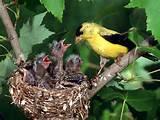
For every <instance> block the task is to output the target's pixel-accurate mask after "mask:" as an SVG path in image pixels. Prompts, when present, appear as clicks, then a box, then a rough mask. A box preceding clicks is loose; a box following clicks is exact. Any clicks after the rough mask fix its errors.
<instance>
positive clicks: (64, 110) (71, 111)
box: [9, 70, 89, 120]
mask: <svg viewBox="0 0 160 120" xmlns="http://www.w3.org/2000/svg"><path fill="white" fill-rule="evenodd" d="M57 84H58V85H56V86H59V87H55V88H52V89H46V88H41V87H38V86H34V85H30V84H28V83H27V82H26V81H25V80H24V73H23V70H22V71H16V72H15V73H14V75H12V77H10V79H9V91H10V94H11V97H12V100H13V103H14V104H16V105H17V106H18V107H20V108H22V109H23V110H24V112H25V113H26V115H27V116H28V117H30V118H31V119H33V120H44V119H45V120H85V119H86V118H87V117H88V108H89V98H88V87H87V85H86V81H84V82H82V83H81V84H80V85H79V84H75V83H71V82H66V81H63V82H60V83H57Z"/></svg>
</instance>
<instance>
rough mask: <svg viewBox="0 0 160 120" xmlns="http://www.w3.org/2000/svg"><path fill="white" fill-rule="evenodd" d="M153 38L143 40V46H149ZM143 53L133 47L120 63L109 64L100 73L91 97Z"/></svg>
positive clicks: (90, 93)
mask: <svg viewBox="0 0 160 120" xmlns="http://www.w3.org/2000/svg"><path fill="white" fill-rule="evenodd" d="M151 39H153V38H152V37H150V38H148V39H146V40H144V41H143V42H142V46H149V40H151ZM142 54H144V52H141V51H137V50H136V49H133V50H131V51H130V52H128V54H126V55H124V56H123V57H122V58H121V60H120V61H119V62H118V64H117V63H113V64H112V65H111V66H109V67H108V68H107V69H106V70H105V71H104V72H103V73H102V74H101V75H99V77H98V80H97V82H96V84H97V85H96V86H95V87H93V88H92V89H91V90H90V91H89V98H92V97H93V96H94V95H95V94H96V93H97V92H98V91H99V90H100V89H102V88H103V87H104V86H105V85H106V84H107V83H109V82H110V81H111V80H112V79H113V78H114V77H115V76H116V75H117V73H119V72H121V71H122V70H123V69H124V68H126V67H127V66H128V65H129V64H130V63H132V62H133V61H135V60H136V59H137V58H138V57H140V56H141V55H142Z"/></svg>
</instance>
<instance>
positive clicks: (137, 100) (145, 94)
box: [126, 90, 156, 112]
mask: <svg viewBox="0 0 160 120" xmlns="http://www.w3.org/2000/svg"><path fill="white" fill-rule="evenodd" d="M155 101H156V98H155V94H154V93H153V92H151V91H147V90H135V91H128V94H127V101H126V102H127V103H128V104H129V105H130V106H132V107H133V108H134V109H135V110H137V111H139V112H142V111H149V110H151V109H152V107H153V106H154V105H155V104H154V103H155Z"/></svg>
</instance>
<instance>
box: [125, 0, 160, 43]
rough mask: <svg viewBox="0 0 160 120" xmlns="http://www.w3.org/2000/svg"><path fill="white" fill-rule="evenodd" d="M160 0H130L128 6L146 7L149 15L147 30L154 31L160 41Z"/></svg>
mask: <svg viewBox="0 0 160 120" xmlns="http://www.w3.org/2000/svg"><path fill="white" fill-rule="evenodd" d="M159 6H160V0H130V3H129V4H128V5H127V6H126V7H127V8H135V7H138V8H144V9H145V12H146V15H147V30H148V31H152V34H153V35H154V36H155V38H156V39H158V40H159V41H160V32H159V30H160V24H159V19H158V18H157V16H159V14H160V11H159Z"/></svg>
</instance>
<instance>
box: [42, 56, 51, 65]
mask: <svg viewBox="0 0 160 120" xmlns="http://www.w3.org/2000/svg"><path fill="white" fill-rule="evenodd" d="M43 62H44V63H45V64H50V63H52V61H51V60H50V59H49V58H48V55H46V56H45V57H44V58H43Z"/></svg>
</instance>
